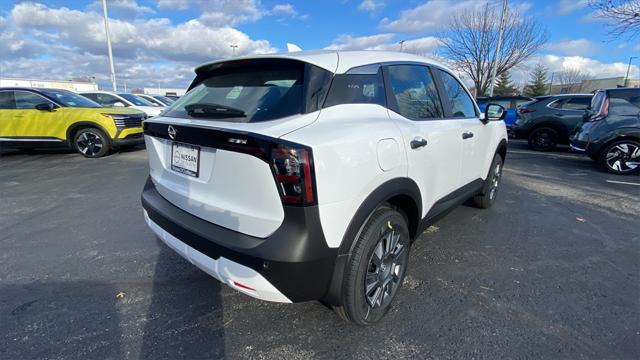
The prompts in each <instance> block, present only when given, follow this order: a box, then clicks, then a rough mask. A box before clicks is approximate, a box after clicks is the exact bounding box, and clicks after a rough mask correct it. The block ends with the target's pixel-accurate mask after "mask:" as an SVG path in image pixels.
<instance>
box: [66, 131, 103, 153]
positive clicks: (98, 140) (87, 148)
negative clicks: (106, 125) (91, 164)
mask: <svg viewBox="0 0 640 360" xmlns="http://www.w3.org/2000/svg"><path fill="white" fill-rule="evenodd" d="M73 148H74V149H75V150H76V151H77V152H79V153H80V154H81V155H82V156H84V157H88V158H98V157H102V156H104V155H106V154H108V153H109V151H110V150H111V147H110V144H109V138H108V137H107V135H106V134H105V133H104V132H103V131H102V130H99V129H96V128H83V129H80V130H78V132H77V133H76V135H75V136H74V138H73Z"/></svg>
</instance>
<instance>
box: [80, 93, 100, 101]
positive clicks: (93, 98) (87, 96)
mask: <svg viewBox="0 0 640 360" xmlns="http://www.w3.org/2000/svg"><path fill="white" fill-rule="evenodd" d="M80 95H82V96H84V97H86V98H87V99H90V100H93V101H95V102H98V95H97V94H80Z"/></svg>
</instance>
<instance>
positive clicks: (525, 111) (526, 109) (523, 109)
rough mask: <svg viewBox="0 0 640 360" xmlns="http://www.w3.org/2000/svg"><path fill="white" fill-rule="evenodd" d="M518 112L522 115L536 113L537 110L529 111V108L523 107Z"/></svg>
mask: <svg viewBox="0 0 640 360" xmlns="http://www.w3.org/2000/svg"><path fill="white" fill-rule="evenodd" d="M518 112H519V113H520V114H527V113H532V112H535V110H533V109H529V108H525V107H521V108H520V109H518Z"/></svg>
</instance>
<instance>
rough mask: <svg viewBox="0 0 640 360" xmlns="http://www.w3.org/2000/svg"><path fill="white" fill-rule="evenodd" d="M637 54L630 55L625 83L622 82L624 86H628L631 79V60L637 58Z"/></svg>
mask: <svg viewBox="0 0 640 360" xmlns="http://www.w3.org/2000/svg"><path fill="white" fill-rule="evenodd" d="M637 58H638V57H637V56H630V57H629V65H627V75H625V76H624V83H623V84H622V86H627V81H629V69H630V68H631V60H633V59H637Z"/></svg>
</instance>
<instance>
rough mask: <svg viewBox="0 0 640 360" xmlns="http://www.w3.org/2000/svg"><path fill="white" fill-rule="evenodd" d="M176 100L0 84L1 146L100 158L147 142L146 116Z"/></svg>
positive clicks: (106, 92) (150, 115)
mask: <svg viewBox="0 0 640 360" xmlns="http://www.w3.org/2000/svg"><path fill="white" fill-rule="evenodd" d="M152 100H153V101H154V102H152ZM171 103H173V100H171V99H169V98H166V97H164V96H159V95H158V96H155V95H154V96H151V95H144V96H141V95H136V94H130V93H124V92H118V93H116V92H108V91H89V92H81V93H79V94H76V93H74V92H72V91H69V90H61V89H42V88H19V87H15V88H0V149H1V148H18V149H25V148H54V147H66V148H70V149H73V150H76V151H77V152H79V153H80V154H82V155H83V156H85V157H90V158H95V157H101V156H104V155H106V154H109V152H110V151H111V150H114V149H117V148H122V147H125V146H134V145H139V144H143V143H144V138H143V134H142V121H143V120H145V119H147V118H151V117H153V116H158V115H159V114H160V113H161V112H162V111H163V110H164V107H165V106H168V105H170V104H171Z"/></svg>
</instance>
